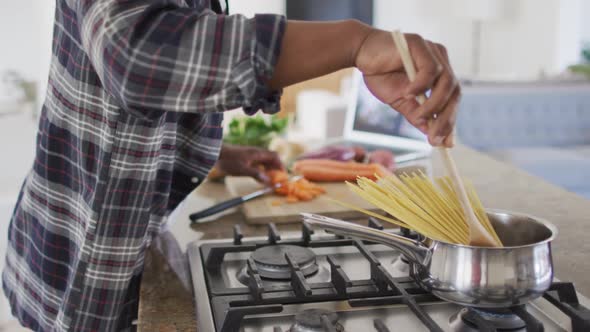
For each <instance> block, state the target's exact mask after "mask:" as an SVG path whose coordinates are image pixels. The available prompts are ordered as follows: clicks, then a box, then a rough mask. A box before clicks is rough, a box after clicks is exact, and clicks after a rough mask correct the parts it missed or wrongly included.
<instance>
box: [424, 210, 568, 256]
mask: <svg viewBox="0 0 590 332" xmlns="http://www.w3.org/2000/svg"><path fill="white" fill-rule="evenodd" d="M485 210H486V212H487V213H494V214H507V215H510V216H518V217H524V218H528V219H532V220H534V221H535V222H538V223H540V224H541V225H543V226H545V227H547V229H549V231H551V236H549V237H548V238H546V239H545V240H542V241H539V242H535V243H529V244H524V245H519V246H506V247H482V246H471V245H468V244H459V243H451V242H446V241H442V240H435V239H430V238H426V242H428V240H430V241H432V244H430V245H428V244H427V243H424V242H425V241H422V244H424V245H425V246H427V247H430V248H433V247H434V246H435V245H436V243H441V244H444V245H446V246H450V247H457V248H467V249H485V250H505V249H521V248H529V247H535V246H538V245H541V244H545V243H549V242H551V241H553V240H554V239H555V238H556V237H557V234H558V231H557V227H555V225H553V224H552V223H550V222H549V221H547V220H546V219H543V218H538V217H535V216H533V215H530V214H527V213H523V212H514V211H509V210H502V209H485Z"/></svg>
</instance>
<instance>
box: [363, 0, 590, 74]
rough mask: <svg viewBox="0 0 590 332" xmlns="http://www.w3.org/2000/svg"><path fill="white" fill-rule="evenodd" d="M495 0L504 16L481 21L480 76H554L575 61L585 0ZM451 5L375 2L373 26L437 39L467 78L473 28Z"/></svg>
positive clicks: (418, 0) (430, 0)
mask: <svg viewBox="0 0 590 332" xmlns="http://www.w3.org/2000/svg"><path fill="white" fill-rule="evenodd" d="M496 1H502V2H503V5H504V6H505V7H504V15H501V16H499V17H498V18H497V19H495V20H492V21H489V22H483V23H482V35H481V58H480V68H481V70H480V72H481V76H483V77H490V78H505V79H523V78H534V77H536V76H537V75H538V74H539V73H540V72H545V73H556V72H559V71H561V70H563V69H564V68H565V67H566V66H567V65H568V64H571V63H572V62H576V61H577V60H578V59H579V47H580V40H581V35H580V31H581V30H582V29H581V26H582V22H581V15H580V14H579V12H580V11H581V9H582V8H581V5H582V2H585V4H584V6H586V8H588V9H590V5H589V4H588V2H587V1H582V0H545V1H538V0H512V1H507V0H496ZM451 3H452V2H450V1H437V0H413V1H407V0H375V7H374V13H375V24H376V25H377V26H378V27H381V28H384V29H393V28H395V27H400V28H402V29H404V30H405V31H413V32H418V33H421V34H423V35H424V36H426V37H427V38H431V39H434V40H438V41H441V42H442V43H443V44H445V45H447V47H448V49H449V52H450V55H451V61H452V62H453V65H454V67H455V69H456V71H457V72H458V73H459V74H460V75H462V76H466V75H469V74H470V73H471V65H472V56H471V54H472V53H471V52H472V45H473V44H472V43H473V38H472V31H473V25H472V22H471V21H470V20H468V19H467V18H461V17H458V15H457V12H456V11H455V12H454V9H453V8H452V7H451V8H450V4H451ZM459 11H460V9H459ZM586 13H588V11H586ZM586 25H589V24H588V23H586ZM589 27H590V26H589ZM588 33H590V31H589V32H588Z"/></svg>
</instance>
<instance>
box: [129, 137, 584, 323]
mask: <svg viewBox="0 0 590 332" xmlns="http://www.w3.org/2000/svg"><path fill="white" fill-rule="evenodd" d="M452 153H453V156H454V157H455V160H456V161H457V165H458V166H459V168H460V171H461V174H462V175H463V176H465V177H466V178H469V179H470V180H471V181H472V182H473V183H474V185H475V187H476V189H477V191H478V193H479V196H480V198H481V199H482V201H483V202H484V205H485V206H486V207H488V208H498V209H505V210H513V211H518V212H524V213H529V214H531V215H534V216H537V217H540V218H544V219H547V220H549V221H550V222H552V223H553V224H554V225H556V226H557V228H558V231H559V234H558V236H557V239H556V240H555V241H554V242H553V259H554V266H555V271H556V277H557V278H559V279H561V280H565V281H571V282H573V283H574V284H575V286H576V289H577V290H578V292H580V293H582V294H584V295H590V279H589V278H588V275H590V261H589V260H588V259H587V256H588V254H590V242H589V241H588V240H587V236H588V234H589V232H590V201H588V200H587V199H585V198H583V197H580V196H577V195H575V194H573V193H570V192H567V191H565V190H563V189H561V188H558V187H556V186H554V185H551V184H549V183H547V182H545V181H543V180H541V179H539V178H536V177H534V176H531V175H528V174H527V173H525V172H523V171H521V170H519V169H516V168H515V167H513V166H510V165H507V164H503V163H501V162H498V161H496V160H494V159H492V158H490V157H488V156H486V155H484V154H482V153H479V152H476V151H474V150H471V149H469V148H467V147H464V146H458V147H457V148H455V149H453V152H452ZM432 168H433V173H434V174H435V175H439V174H441V171H442V165H441V162H440V161H439V160H438V158H437V156H436V154H435V155H434V156H433V160H432ZM228 195H229V193H228V192H227V191H226V189H225V187H224V185H223V184H220V183H204V184H203V185H202V186H201V187H200V188H199V189H197V190H196V191H195V192H194V193H193V194H192V195H191V196H190V197H189V198H187V201H186V204H185V206H184V207H183V209H182V210H181V211H180V212H179V214H178V215H177V216H176V217H175V219H174V220H172V221H171V225H170V226H169V228H168V231H166V232H163V233H162V235H161V236H159V237H158V238H156V239H155V240H154V243H153V244H152V246H151V248H150V249H149V250H148V254H147V257H146V262H145V270H144V274H143V280H142V285H141V292H140V303H139V319H138V330H139V331H144V332H145V331H195V330H196V320H195V305H209V303H208V299H197V300H196V301H195V300H194V298H193V294H192V283H191V281H190V274H189V271H188V262H187V260H186V257H185V255H184V253H185V250H186V246H187V244H188V243H189V242H191V241H194V240H196V239H199V238H203V239H205V238H207V239H211V238H227V237H231V236H232V226H233V225H234V224H236V223H239V224H242V223H243V222H244V219H243V217H242V216H241V214H240V213H239V212H233V213H230V214H226V215H224V216H221V217H219V218H218V219H217V220H215V221H214V222H211V223H207V224H202V225H198V226H195V227H192V228H191V227H190V226H189V220H188V214H189V213H191V212H195V211H197V210H200V209H202V208H204V207H207V206H208V205H210V204H212V203H213V201H221V200H223V199H226V198H227V197H228ZM299 228H300V225H298V224H291V225H280V226H279V230H280V231H281V232H288V231H289V230H298V229H299ZM266 230H267V229H266V227H265V226H245V225H242V232H243V233H244V236H245V237H248V236H253V235H262V234H265V233H266ZM207 332H209V331H207Z"/></svg>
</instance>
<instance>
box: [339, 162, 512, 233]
mask: <svg viewBox="0 0 590 332" xmlns="http://www.w3.org/2000/svg"><path fill="white" fill-rule="evenodd" d="M376 178H377V179H376V180H372V179H369V178H365V177H359V178H358V179H357V182H356V184H353V183H350V182H347V185H348V186H349V188H350V189H351V190H352V191H353V192H355V193H356V194H357V195H359V196H360V197H362V198H363V199H364V200H366V201H367V202H369V203H371V204H372V205H373V206H375V207H377V208H379V209H381V210H383V211H384V212H386V213H387V214H388V215H389V216H390V217H389V216H384V215H382V214H379V213H375V212H372V211H368V210H366V209H362V208H359V207H357V206H354V205H351V204H348V203H345V202H340V201H336V202H337V203H338V204H340V205H343V206H345V207H348V208H351V209H354V210H357V211H359V212H362V213H364V214H367V215H370V216H372V217H375V218H378V219H381V220H383V221H386V222H390V223H393V224H396V225H398V226H400V227H406V228H409V229H412V230H414V231H416V232H418V233H420V234H422V235H424V236H426V237H428V238H431V239H433V240H438V241H444V242H448V243H457V244H469V225H468V223H467V220H466V218H465V214H464V213H463V210H462V208H461V203H460V201H459V198H458V196H457V193H456V192H455V190H454V187H453V185H452V182H451V179H449V178H448V177H441V178H437V179H436V180H435V182H434V183H433V182H432V181H430V179H429V178H428V177H427V176H426V175H425V174H424V173H422V172H419V173H411V174H402V175H400V176H399V177H398V176H395V175H389V176H376ZM465 187H466V190H467V193H468V197H469V201H470V203H471V206H472V207H473V210H474V212H475V214H476V217H477V219H478V221H479V222H480V223H481V224H482V226H483V227H484V228H485V229H486V230H487V231H488V232H489V233H490V234H491V235H492V237H493V238H494V239H495V240H496V241H497V242H498V243H501V241H500V239H499V238H498V235H497V234H496V232H495V230H494V228H493V227H492V224H491V223H490V221H489V219H488V216H487V214H486V212H485V209H484V207H483V205H482V203H481V201H480V199H479V197H478V196H477V194H476V192H475V189H474V187H473V185H472V184H471V183H470V182H468V181H466V182H465Z"/></svg>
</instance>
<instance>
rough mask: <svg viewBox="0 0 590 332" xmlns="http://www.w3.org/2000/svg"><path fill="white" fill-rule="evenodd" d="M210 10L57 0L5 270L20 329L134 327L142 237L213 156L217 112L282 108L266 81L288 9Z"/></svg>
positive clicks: (148, 2) (179, 3) (199, 2)
mask: <svg viewBox="0 0 590 332" xmlns="http://www.w3.org/2000/svg"><path fill="white" fill-rule="evenodd" d="M214 5H215V7H213V8H220V6H219V3H217V2H216V3H214ZM210 8H211V4H210V3H209V1H208V0H192V1H191V0H187V1H186V2H185V0H57V8H56V16H55V26H54V35H53V56H52V63H51V69H50V74H49V84H48V91H47V95H46V99H45V103H44V106H43V110H42V114H41V117H40V122H39V131H38V136H37V150H36V157H35V161H34V165H33V167H32V170H31V171H30V173H29V175H28V176H27V178H26V179H25V181H24V184H23V187H22V190H21V193H20V195H19V198H18V203H17V205H16V208H15V211H14V214H13V217H12V220H11V223H10V228H9V245H8V249H7V256H6V268H5V269H4V271H3V275H2V281H3V288H4V291H5V293H6V296H7V298H8V299H9V301H10V304H11V307H12V313H13V314H14V315H15V316H16V317H17V318H18V319H19V321H20V322H21V323H22V324H23V325H24V326H26V327H29V328H31V329H33V330H36V331H115V330H121V329H123V328H125V327H126V326H128V325H129V323H130V322H129V319H128V318H126V317H131V315H126V313H129V312H130V311H132V310H133V309H132V308H134V306H136V304H137V289H138V286H137V285H138V282H139V279H140V278H139V276H140V275H141V272H142V268H143V259H144V254H145V252H146V247H148V246H149V244H150V241H151V239H152V238H153V237H154V236H155V235H156V234H157V233H158V231H159V230H160V228H161V226H162V225H163V223H164V222H165V221H166V218H167V215H168V214H169V213H170V212H171V211H172V210H173V209H174V208H175V207H176V206H177V205H178V203H179V202H181V201H182V200H183V199H184V198H185V197H186V196H187V194H189V193H190V192H191V191H192V190H193V189H194V188H195V187H196V185H197V184H198V183H195V179H196V182H200V181H201V180H202V179H204V178H205V177H206V176H207V173H208V172H209V170H210V168H211V167H212V165H213V164H214V163H215V161H216V159H217V156H218V153H219V149H220V145H221V134H222V130H221V122H222V118H223V116H222V113H221V112H222V111H225V110H230V109H235V108H239V107H243V108H244V109H245V110H246V111H247V112H250V113H253V112H256V111H257V110H260V109H262V110H263V111H265V112H274V111H277V110H278V100H279V97H280V92H277V91H275V92H273V91H268V89H267V87H266V85H265V84H264V82H265V80H266V79H268V78H269V77H270V76H271V75H272V71H273V68H274V65H275V63H276V60H277V57H278V53H279V50H280V44H281V41H282V36H283V32H284V27H285V20H284V18H283V17H282V16H276V15H258V16H255V17H254V18H251V19H247V18H245V17H243V16H239V15H232V16H227V15H223V14H220V13H219V12H217V13H216V12H214V11H212V10H211V9H210Z"/></svg>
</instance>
